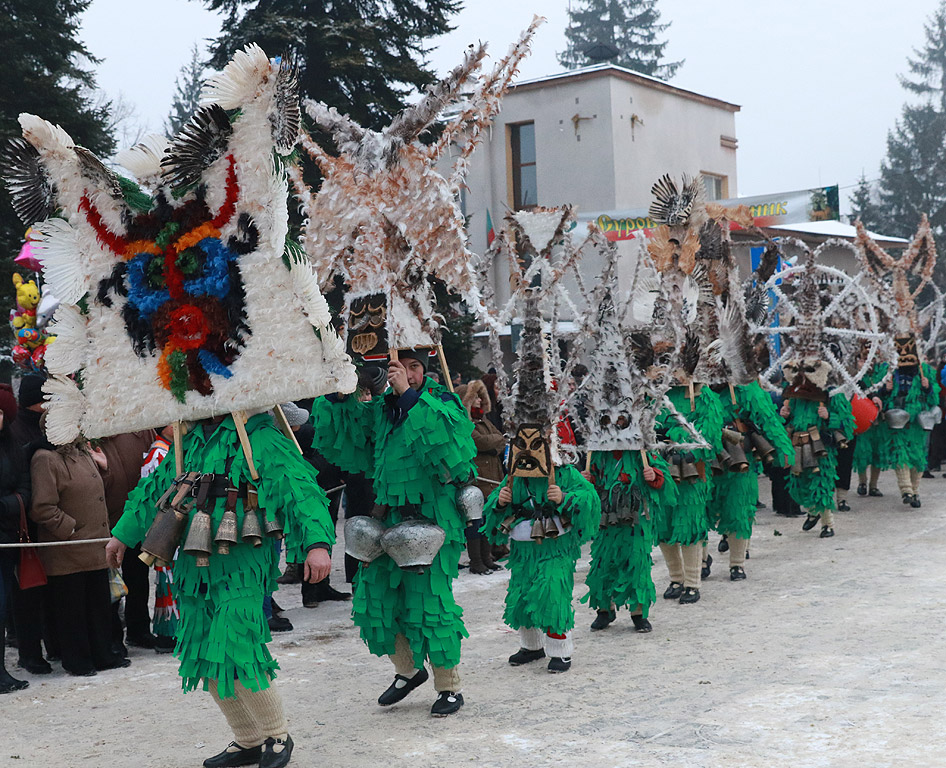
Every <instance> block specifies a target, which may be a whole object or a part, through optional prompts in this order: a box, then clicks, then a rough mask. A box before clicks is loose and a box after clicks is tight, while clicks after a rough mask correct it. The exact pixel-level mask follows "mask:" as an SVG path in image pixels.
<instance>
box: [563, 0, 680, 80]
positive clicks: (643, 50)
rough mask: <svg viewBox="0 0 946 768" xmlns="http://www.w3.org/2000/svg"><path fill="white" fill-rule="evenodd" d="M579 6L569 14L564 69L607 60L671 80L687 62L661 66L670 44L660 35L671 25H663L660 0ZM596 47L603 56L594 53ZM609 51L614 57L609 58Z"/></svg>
mask: <svg viewBox="0 0 946 768" xmlns="http://www.w3.org/2000/svg"><path fill="white" fill-rule="evenodd" d="M576 5H577V7H576V8H574V9H569V11H568V16H569V23H568V27H567V28H566V30H565V38H566V40H567V42H568V47H567V48H566V50H565V51H564V52H563V53H560V54H559V55H558V61H559V63H560V64H561V65H562V66H563V67H567V68H568V69H575V68H576V67H584V66H588V65H589V64H595V63H598V62H599V61H607V62H608V63H609V64H615V65H617V66H620V67H627V68H628V69H633V70H634V71H635V72H641V73H643V74H645V75H652V76H653V77H660V78H663V79H665V80H669V79H670V78H671V77H673V76H674V74H676V72H677V70H678V69H679V68H680V67H681V66H682V65H683V61H673V62H665V63H661V59H663V56H664V48H666V47H667V43H666V41H664V42H658V40H657V36H658V35H659V34H661V33H662V32H664V31H665V30H666V29H667V28H668V27H669V26H670V24H661V23H660V11H658V10H657V0H576ZM595 46H598V47H599V49H600V51H601V55H597V54H598V52H597V51H594V50H593V49H594V47H595ZM601 46H604V48H601ZM608 48H610V49H612V51H611V52H612V53H613V56H608V55H607V53H608V51H607V49H608ZM589 52H590V53H591V54H592V55H591V56H589V55H588V54H589Z"/></svg>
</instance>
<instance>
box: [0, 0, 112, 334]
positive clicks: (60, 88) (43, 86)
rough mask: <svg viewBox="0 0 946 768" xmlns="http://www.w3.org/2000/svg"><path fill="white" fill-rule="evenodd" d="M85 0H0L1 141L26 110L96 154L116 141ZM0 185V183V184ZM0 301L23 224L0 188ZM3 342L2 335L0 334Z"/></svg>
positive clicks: (16, 132) (6, 294) (15, 132)
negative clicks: (86, 30)
mask: <svg viewBox="0 0 946 768" xmlns="http://www.w3.org/2000/svg"><path fill="white" fill-rule="evenodd" d="M90 2H91V0H55V1H54V0H4V1H3V2H2V3H0V47H2V50H3V52H4V58H5V61H4V65H3V67H2V69H0V144H4V143H5V142H6V141H7V140H9V139H11V138H14V137H17V136H20V135H21V134H20V126H19V124H18V123H17V116H18V115H19V114H20V113H21V112H31V113H33V114H35V115H39V116H40V117H42V118H43V119H45V120H49V121H50V122H51V123H56V124H58V125H61V126H62V127H63V128H64V129H65V130H66V131H67V132H68V133H69V135H70V136H72V138H73V139H75V141H76V143H78V144H81V145H82V146H84V147H86V148H87V149H90V150H92V151H93V152H95V153H96V154H98V155H100V156H107V155H110V154H111V153H112V152H113V151H114V148H115V145H114V139H113V136H112V124H111V116H110V111H111V106H112V105H111V103H110V102H109V101H108V100H106V99H102V98H96V94H95V78H94V76H93V75H92V73H91V72H90V71H89V70H88V69H86V68H85V65H88V64H96V63H97V61H98V60H97V59H95V58H94V57H93V56H92V55H91V54H90V53H89V51H88V49H87V48H86V47H85V45H83V43H82V42H81V41H80V40H79V28H80V26H81V23H80V16H81V14H82V12H83V11H84V10H85V9H86V8H88V6H89V4H90ZM0 188H2V185H0ZM0 197H2V203H0V306H2V307H4V311H6V307H10V306H12V302H13V298H12V295H13V291H12V284H11V277H10V276H11V274H12V272H13V269H14V265H13V258H14V257H15V256H16V255H17V254H18V253H19V250H20V246H21V244H22V241H23V234H24V232H25V229H26V227H25V226H24V225H23V223H22V222H21V221H20V220H19V218H18V217H17V215H16V214H15V213H14V212H13V208H12V206H11V205H10V200H9V196H8V195H7V193H6V189H2V191H0ZM0 338H2V340H3V342H4V345H6V341H7V335H5V334H0Z"/></svg>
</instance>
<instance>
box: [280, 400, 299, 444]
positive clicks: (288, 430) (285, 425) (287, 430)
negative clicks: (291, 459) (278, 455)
mask: <svg viewBox="0 0 946 768" xmlns="http://www.w3.org/2000/svg"><path fill="white" fill-rule="evenodd" d="M273 415H275V417H276V425H277V426H278V427H279V428H280V429H281V430H282V431H283V434H284V435H285V436H286V437H288V438H289V439H290V440H292V444H293V445H295V446H296V448H297V449H298V450H299V453H302V446H301V445H299V441H298V440H296V433H295V432H293V431H292V427H290V426H289V419H287V418H286V414H284V413H283V412H282V406H281V405H279V404H278V403H277V404H276V405H274V406H273Z"/></svg>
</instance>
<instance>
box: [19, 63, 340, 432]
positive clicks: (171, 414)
mask: <svg viewBox="0 0 946 768" xmlns="http://www.w3.org/2000/svg"><path fill="white" fill-rule="evenodd" d="M297 98H298V97H297V88H296V79H295V70H294V68H293V67H292V66H291V64H289V63H287V62H282V61H278V60H276V61H271V60H270V59H269V58H267V56H266V55H265V54H264V53H263V51H262V50H261V49H260V48H259V47H258V46H255V45H250V46H248V47H247V48H246V49H245V50H244V51H241V52H239V53H237V54H236V55H235V56H234V58H233V60H232V61H231V62H230V63H229V64H228V65H227V66H226V67H225V68H224V70H223V71H222V72H221V73H220V74H219V75H217V76H216V77H214V78H212V79H211V80H210V81H209V82H208V83H207V85H206V86H205V88H204V91H203V94H202V103H203V105H202V106H201V107H200V109H199V110H198V111H197V112H196V113H195V114H194V116H193V117H192V118H191V120H190V121H189V122H188V123H187V124H186V125H185V126H184V127H183V128H182V130H181V131H180V133H178V135H177V136H175V137H174V138H173V139H172V140H171V141H170V142H169V143H167V142H165V141H163V140H160V139H156V138H151V139H148V140H146V141H145V142H143V143H142V144H140V145H138V146H137V147H134V148H132V149H130V150H126V152H124V153H122V155H121V159H122V162H124V163H125V164H126V165H127V166H128V167H129V169H130V170H132V171H133V172H134V173H135V175H137V176H138V178H139V179H140V180H141V181H142V182H143V183H145V184H148V185H149V186H151V187H152V192H153V193H152V194H147V193H145V192H143V191H142V190H141V189H140V188H139V187H138V186H137V185H135V184H134V183H133V182H131V181H130V180H128V179H125V178H122V177H121V176H119V175H117V174H116V173H115V172H114V171H112V170H111V169H110V168H108V167H107V166H106V165H104V164H103V163H102V162H101V161H100V160H99V159H98V158H96V157H95V156H94V155H93V154H92V153H91V152H89V151H88V150H86V149H84V148H82V147H79V146H77V145H76V144H75V143H74V142H73V141H72V139H71V138H70V137H69V135H68V134H67V133H66V132H65V131H63V130H62V129H61V128H59V127H58V126H54V125H51V124H50V123H47V122H46V121H44V120H42V119H40V118H38V117H35V116H33V115H26V114H24V115H21V116H20V125H21V127H22V129H23V138H22V139H16V140H14V141H13V142H11V144H10V146H9V148H8V150H7V153H6V156H5V158H4V168H3V176H4V178H5V180H6V183H7V186H8V188H9V189H10V191H11V194H12V196H13V199H14V205H15V207H16V209H17V212H18V213H19V214H20V215H21V217H23V218H24V220H25V221H27V222H28V223H30V224H33V223H34V222H38V223H36V224H35V230H36V232H37V233H38V235H39V237H38V241H37V243H36V249H37V251H38V257H39V259H40V261H41V262H42V264H43V271H44V274H45V277H46V280H47V282H48V284H49V285H50V287H51V288H52V290H53V291H54V293H55V294H56V295H57V296H59V297H60V298H61V299H62V302H63V304H62V306H61V307H60V308H59V310H58V311H57V313H56V320H55V322H54V323H53V326H52V327H51V328H50V330H51V332H54V333H55V334H56V335H57V336H58V339H57V341H56V344H55V345H54V346H55V349H54V348H52V347H50V350H49V353H48V354H47V357H46V361H47V366H48V369H49V371H50V373H51V374H53V376H52V378H51V379H50V381H49V382H47V384H46V387H45V391H46V393H47V394H48V395H49V400H48V409H47V423H46V427H47V434H48V436H49V438H50V440H52V441H53V442H57V443H64V442H69V441H71V440H73V439H75V438H76V437H77V436H78V435H79V434H80V432H81V434H83V435H85V436H86V437H100V436H105V435H112V434H117V433H120V432H130V431H134V430H139V429H144V428H148V427H153V426H156V425H162V424H168V423H171V422H175V421H181V420H191V419H199V418H204V417H208V416H213V415H218V414H221V413H226V412H228V411H234V410H246V409H254V408H261V407H268V406H271V405H272V404H273V403H280V402H285V401H288V400H295V399H299V398H303V397H313V396H316V395H319V394H324V393H326V392H332V391H351V390H352V389H354V386H355V371H354V368H353V367H352V365H351V362H350V360H349V359H348V357H347V356H346V355H345V353H344V349H343V348H342V346H341V343H340V341H339V340H338V338H337V337H336V336H335V334H334V332H333V331H332V329H331V326H330V315H329V311H328V306H327V305H326V303H325V300H324V299H323V297H322V295H321V293H320V292H319V290H318V285H317V283H316V282H315V278H314V276H313V274H312V271H311V269H310V267H309V265H308V263H307V262H305V261H304V260H301V259H299V258H297V257H296V256H295V252H294V251H293V250H292V249H291V248H289V249H286V233H287V229H288V211H287V208H286V200H287V187H286V180H285V177H284V170H283V165H284V163H285V162H286V161H285V159H284V158H286V157H287V156H288V155H289V154H290V153H291V151H292V148H293V146H294V145H295V143H296V137H297V133H298V126H299V122H298V116H299V112H298V102H297ZM313 330H314V331H315V332H313ZM273 371H278V376H273V375H272V374H273Z"/></svg>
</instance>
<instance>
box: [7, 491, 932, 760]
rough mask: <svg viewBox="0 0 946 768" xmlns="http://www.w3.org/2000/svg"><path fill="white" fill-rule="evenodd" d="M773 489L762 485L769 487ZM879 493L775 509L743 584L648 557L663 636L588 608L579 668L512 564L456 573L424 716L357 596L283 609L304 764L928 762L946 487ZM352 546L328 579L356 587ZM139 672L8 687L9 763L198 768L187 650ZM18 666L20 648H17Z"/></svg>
mask: <svg viewBox="0 0 946 768" xmlns="http://www.w3.org/2000/svg"><path fill="white" fill-rule="evenodd" d="M762 488H763V499H765V500H766V501H768V481H766V480H765V479H763V481H762ZM881 489H882V490H883V491H884V493H885V494H886V496H885V497H884V498H882V499H876V498H858V497H857V496H856V495H852V498H851V499H850V502H851V505H852V506H853V511H851V512H846V513H839V514H837V516H836V522H835V530H836V532H837V535H836V536H835V537H834V538H833V539H819V538H818V531H819V527H816V528H815V529H814V530H813V531H811V532H809V533H803V532H802V531H801V521H802V518H798V519H794V518H792V519H788V518H781V517H776V516H775V515H774V514H773V513H772V511H771V509H770V508H767V509H763V510H760V512H759V515H758V519H757V521H756V527H755V535H754V537H753V539H752V543H751V546H750V554H751V559H750V560H749V561H748V562H747V563H746V572H747V574H748V580H746V581H743V582H730V581H729V569H728V567H727V566H728V562H727V561H726V556H725V555H720V554H719V553H718V552H717V551H716V544H717V541H718V537H717V536H715V534H714V535H713V536H712V539H711V552H712V553H713V556H714V558H715V560H716V563H714V566H713V574H712V575H711V577H710V578H709V580H708V581H707V582H706V583H704V586H703V589H702V600H701V601H700V602H699V603H697V604H695V605H689V606H681V605H679V604H677V603H675V602H673V603H671V602H669V601H664V600H662V599H661V598H660V597H659V595H660V594H661V593H662V592H663V589H664V588H665V587H666V584H667V577H666V570H665V568H664V565H663V563H662V561H661V559H660V555H659V552H655V561H656V562H655V566H654V574H655V580H656V582H657V590H658V604H657V605H656V606H655V607H654V610H653V611H652V614H651V621H652V622H653V625H654V631H653V633H652V634H649V635H638V634H635V633H634V632H633V629H632V625H631V622H630V619H629V617H628V616H627V614H626V613H621V614H619V617H618V621H617V622H616V623H615V624H613V625H612V626H611V627H610V628H608V629H607V630H606V631H604V632H597V633H592V632H590V631H589V629H588V625H589V624H590V622H591V620H592V618H593V613H592V612H591V611H590V610H589V609H588V608H587V607H585V606H583V605H579V604H578V602H577V598H578V597H580V596H581V595H582V594H584V583H583V582H584V575H585V573H587V569H588V562H587V548H586V550H585V554H586V557H585V559H584V560H583V561H582V562H581V563H580V564H579V572H578V576H577V579H576V589H575V597H576V600H575V604H576V608H577V611H578V619H577V627H576V632H575V636H576V652H575V656H574V664H573V666H572V669H571V671H570V672H568V673H567V674H564V675H550V674H548V673H547V672H546V670H545V665H544V664H543V663H541V662H539V663H536V664H532V665H529V666H526V667H519V668H513V667H510V666H508V664H507V663H506V657H507V656H508V655H509V654H511V653H513V652H514V651H515V650H516V649H517V647H518V643H517V636H516V634H515V633H513V632H511V631H510V630H509V629H508V628H507V627H505V626H504V625H503V623H502V604H503V598H504V596H505V582H506V575H505V574H504V573H502V572H500V573H496V574H493V575H490V576H474V575H471V574H470V573H469V572H467V571H463V572H462V573H461V576H460V579H459V581H458V583H457V595H458V599H459V601H460V603H461V604H462V605H463V608H464V611H465V618H466V623H467V628H468V629H469V632H470V638H469V640H467V641H466V643H465V645H464V656H463V661H462V664H461V673H462V675H463V683H464V687H463V693H464V696H465V698H466V702H467V703H466V706H465V707H464V708H463V709H462V710H461V712H460V713H459V714H458V715H456V716H453V717H450V718H447V719H443V720H435V719H432V718H431V717H430V715H429V708H430V705H431V704H432V703H433V700H434V690H433V687H432V685H431V684H430V683H427V684H425V685H424V686H423V687H421V688H420V689H418V690H417V691H416V692H414V693H413V694H411V696H410V697H408V699H406V700H405V701H404V702H403V703H401V704H399V705H397V706H395V707H392V708H389V709H382V708H380V707H378V706H377V704H376V703H375V700H376V699H377V696H378V694H380V693H381V691H383V690H384V689H385V688H386V687H387V685H388V684H389V682H390V680H391V678H392V675H393V669H392V667H391V665H390V664H389V663H388V662H387V660H384V659H377V658H375V657H373V656H371V655H370V654H369V653H368V651H367V649H365V647H364V646H363V645H362V644H361V642H360V641H359V639H358V636H357V633H356V632H355V630H354V628H353V626H352V624H351V622H350V620H349V617H348V613H349V606H348V604H347V603H324V604H322V605H320V606H318V608H315V609H312V610H309V609H305V608H302V607H301V600H300V597H299V592H298V588H297V587H288V588H283V590H282V591H281V592H280V593H279V595H278V600H279V601H280V603H281V604H282V605H283V606H284V607H285V608H286V609H287V612H286V615H287V616H288V617H289V618H290V619H291V620H292V622H293V623H294V624H295V630H294V631H293V632H289V633H284V634H279V635H276V637H275V639H274V641H273V643H272V649H273V651H274V653H275V654H276V656H277V657H278V659H279V662H280V664H281V666H282V671H281V673H280V675H279V678H278V679H277V682H276V684H277V686H278V688H279V690H280V692H281V693H282V696H283V700H284V702H285V704H286V707H287V710H288V712H289V717H290V724H291V733H292V736H293V738H294V740H295V742H296V752H295V754H294V756H293V760H292V765H294V766H299V768H304V767H306V766H311V767H312V768H315V767H316V766H319V768H322V767H325V768H356V767H357V768H362V767H367V766H372V767H373V766H385V767H386V768H399V767H400V766H410V767H411V768H434V767H437V768H441V767H444V768H446V767H447V766H450V767H452V766H477V767H478V768H479V767H483V768H492V767H494V766H495V767H497V768H498V767H500V766H502V767H505V766H509V768H532V767H533V766H534V767H536V768H538V767H539V766H570V767H571V766H581V767H583V766H594V767H595V768H609V767H611V766H685V767H686V768H704V767H705V768H717V767H719V768H723V767H724V766H725V767H726V768H730V767H731V766H739V767H740V768H755V767H758V768H775V767H780V766H791V767H792V768H815V767H818V768H821V767H824V768H829V767H830V768H837V767H839V766H844V767H846V766H851V767H852V768H888V767H889V766H891V765H901V766H909V767H910V768H921V767H923V766H942V765H943V764H944V759H946V758H944V757H943V755H944V754H946V730H944V728H943V727H942V717H941V716H942V713H943V712H944V711H946V641H944V630H943V627H944V626H946V590H944V583H946V558H944V557H943V552H944V551H946V479H943V478H941V477H939V476H937V478H936V479H934V480H923V481H922V486H921V496H922V499H923V507H922V508H921V509H919V510H913V509H911V508H910V507H908V506H904V505H902V504H901V503H900V498H899V494H898V493H897V490H896V485H895V482H894V478H893V473H892V472H888V473H885V474H884V475H883V477H882V480H881ZM340 555H341V549H340V548H338V550H337V552H336V555H335V560H336V571H335V574H334V577H333V580H334V582H335V585H336V586H341V582H342V580H343V576H342V575H341V574H342V573H343V572H342V571H341V570H340V565H341V557H340ZM131 658H132V662H133V663H132V666H131V667H129V668H127V669H121V670H113V671H109V672H103V673H100V674H99V675H98V676H97V677H94V678H73V677H69V676H67V675H65V674H64V673H62V672H61V670H60V669H59V667H58V665H54V673H53V674H52V675H50V676H46V677H32V676H29V675H27V674H26V673H22V674H21V676H23V677H28V678H29V679H30V682H31V685H30V688H29V689H28V690H26V691H23V692H21V693H18V694H12V695H8V696H3V697H0V765H10V766H18V767H19V768H27V766H63V767H64V768H73V767H75V766H86V765H89V766H93V765H94V766H116V767H119V768H121V767H124V766H129V767H130V766H134V767H135V768H148V767H150V766H153V767H154V768H178V766H180V767H181V768H184V767H187V766H199V765H200V764H201V762H202V761H203V760H204V759H205V758H207V757H209V756H210V755H212V754H214V753H216V752H217V751H219V750H220V749H221V748H222V747H223V746H225V745H226V744H227V743H228V742H229V741H230V738H231V736H230V734H229V731H228V730H227V729H226V725H225V723H224V720H223V717H222V715H221V714H220V713H219V711H218V710H217V708H216V707H215V706H214V704H213V702H212V701H211V699H210V696H209V695H207V694H203V693H192V694H188V695H187V696H182V695H181V693H180V687H179V679H178V677H177V674H176V672H177V664H176V661H175V660H174V659H173V658H171V657H169V656H158V655H156V654H154V653H153V652H150V651H144V650H141V649H131ZM6 660H7V666H8V668H9V669H10V670H11V671H12V672H14V673H17V672H22V671H21V670H16V669H15V661H16V652H15V651H14V650H11V649H8V650H7V655H6Z"/></svg>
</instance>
